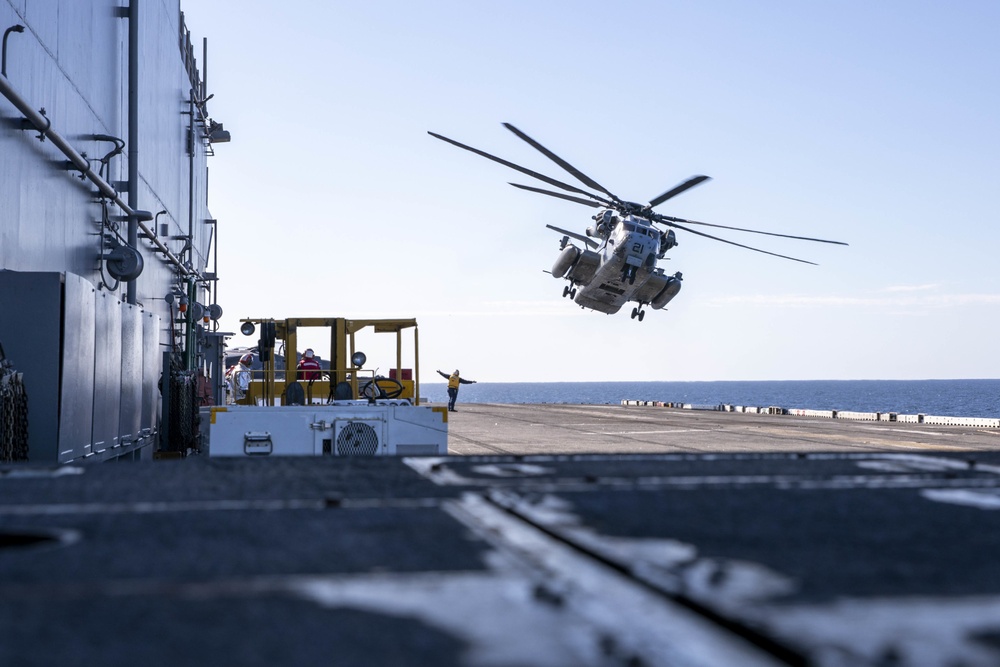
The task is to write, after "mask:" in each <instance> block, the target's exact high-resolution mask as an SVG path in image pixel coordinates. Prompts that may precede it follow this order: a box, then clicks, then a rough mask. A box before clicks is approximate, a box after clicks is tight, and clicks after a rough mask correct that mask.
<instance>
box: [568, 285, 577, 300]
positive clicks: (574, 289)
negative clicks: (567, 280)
mask: <svg viewBox="0 0 1000 667" xmlns="http://www.w3.org/2000/svg"><path fill="white" fill-rule="evenodd" d="M569 298H571V299H575V298H576V288H575V287H574V288H573V289H571V290H570V291H569Z"/></svg>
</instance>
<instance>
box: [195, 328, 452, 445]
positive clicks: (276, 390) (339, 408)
mask: <svg viewBox="0 0 1000 667" xmlns="http://www.w3.org/2000/svg"><path fill="white" fill-rule="evenodd" d="M306 327H323V328H326V329H328V330H329V340H330V350H329V355H328V356H327V357H326V361H327V362H328V365H327V366H326V367H323V365H322V362H319V363H316V364H313V365H312V367H311V368H310V369H309V370H306V368H303V369H302V370H301V371H300V370H299V369H298V364H297V360H298V353H297V346H298V335H299V333H300V331H301V330H302V329H304V328H306ZM365 330H371V331H373V332H374V333H376V334H395V343H396V359H395V367H394V368H391V369H390V370H389V375H388V377H382V376H381V375H377V374H376V372H375V371H372V370H369V369H366V368H364V365H365V363H366V362H367V359H366V355H365V354H364V353H363V352H361V351H359V350H358V349H357V348H356V347H355V343H356V341H355V335H356V334H358V333H359V332H362V331H365ZM410 330H412V342H413V348H412V349H413V356H412V357H408V362H409V363H410V364H411V365H410V366H408V367H406V368H404V367H403V358H404V357H403V347H404V345H403V338H404V336H403V334H404V332H409V331H410ZM240 332H241V333H243V334H244V335H246V336H252V335H254V334H256V333H257V332H259V340H258V344H257V349H256V351H255V352H254V353H255V354H256V356H258V357H259V358H260V361H261V362H262V364H263V369H257V370H253V371H251V375H252V377H251V379H250V382H249V385H248V387H247V391H246V393H245V395H243V396H242V397H241V398H240V399H239V400H237V401H236V402H235V404H230V405H225V406H211V407H205V408H202V412H203V419H202V422H201V427H202V451H204V452H207V454H208V455H209V456H252V457H261V456H323V455H331V456H444V455H447V453H448V412H447V410H446V408H444V407H443V406H424V405H420V383H419V379H418V378H419V370H420V368H419V365H418V364H419V362H418V359H419V351H418V339H417V322H416V320H412V319H409V320H399V319H392V320H385V319H372V320H350V319H346V318H343V317H294V318H288V319H284V320H275V319H271V318H248V319H244V320H242V326H241V327H240ZM315 339H316V337H315V336H310V340H315ZM313 358H314V359H315V356H314V357H313ZM320 359H322V356H320ZM279 361H283V363H281V364H279ZM317 361H318V360H317Z"/></svg>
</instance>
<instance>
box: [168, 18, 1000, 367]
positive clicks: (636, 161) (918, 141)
mask: <svg viewBox="0 0 1000 667" xmlns="http://www.w3.org/2000/svg"><path fill="white" fill-rule="evenodd" d="M182 9H183V10H184V11H185V13H186V16H187V23H188V27H189V28H190V29H191V30H192V32H193V35H194V37H195V39H196V40H197V42H196V43H197V44H199V46H200V41H201V38H202V37H207V38H208V42H209V54H208V83H209V92H211V93H214V95H215V97H214V98H213V99H212V101H211V102H210V103H209V105H208V110H209V112H210V114H211V115H212V117H213V118H214V119H215V120H217V121H220V122H223V123H224V124H225V127H226V129H227V130H229V131H230V132H231V133H232V137H233V139H232V142H231V143H229V144H223V145H218V146H216V156H215V157H214V158H211V161H210V169H211V177H210V179H211V180H210V182H211V192H210V206H211V209H212V213H213V215H214V216H215V217H216V218H218V219H219V221H220V223H219V226H220V238H221V244H220V248H219V257H220V260H219V261H220V276H221V278H222V281H221V285H220V292H219V294H220V305H222V307H223V309H224V310H225V316H224V318H223V325H224V328H225V329H227V330H230V331H236V330H238V319H239V318H240V317H251V316H252V317H277V318H283V317H293V316H295V317H298V316H302V317H304V316H320V315H323V316H327V315H329V316H343V317H350V318H363V317H415V318H417V320H418V322H419V325H420V349H421V369H422V371H423V373H422V375H423V377H422V379H423V380H425V381H431V380H436V379H438V378H437V376H436V375H433V370H434V369H437V368H441V369H443V370H451V369H454V368H455V367H456V366H457V367H459V368H461V369H462V372H463V374H464V375H466V376H468V377H470V378H473V379H476V380H479V381H492V382H503V381H561V380H565V381H578V380H582V381H603V380H638V381H641V380H782V379H858V378H863V379H919V378H996V377H1000V355H997V354H996V339H997V331H998V329H1000V270H998V266H997V260H996V256H997V252H998V248H1000V224H998V223H1000V213H998V206H997V204H998V198H1000V197H998V193H1000V188H998V183H1000V123H998V109H1000V46H998V43H997V40H996V28H997V26H998V25H1000V3H995V2H986V1H981V2H977V1H966V2H956V3H945V4H943V3H939V2H920V1H906V2H903V1H898V2H897V1H887V2H881V3H870V2H838V3H802V2H791V1H788V2H761V3H744V2H711V1H708V2H696V1H694V0H692V1H684V2H631V1H628V0H625V1H623V2H618V3H606V2H590V1H584V2H545V3H539V2H522V1H520V0H513V1H511V2H505V3H502V4H501V3H478V2H468V1H450V0H449V1H444V2H429V3H412V2H370V3H358V2H340V1H336V2H326V3H318V2H286V3H283V4H282V8H281V9H280V10H278V9H276V8H275V5H274V3H269V2H262V1H257V0H252V1H247V0H240V1H239V2H237V1H235V0H232V1H230V0H199V1H198V2H182ZM199 52H200V50H199ZM505 121H506V122H510V123H513V124H514V125H516V126H518V127H519V128H520V129H522V130H523V131H525V132H526V133H528V134H529V135H531V136H532V137H534V138H535V139H537V140H538V141H540V142H541V143H543V144H545V145H546V146H547V147H548V148H550V149H551V150H553V151H554V152H556V153H558V154H559V155H560V156H562V157H563V158H565V159H566V160H568V161H569V162H570V163H572V164H574V165H575V166H576V167H578V168H580V169H581V170H582V171H584V172H586V173H587V174H588V175H589V176H591V177H593V178H594V179H595V180H597V181H598V182H600V183H601V184H602V185H604V186H606V187H608V188H609V189H610V190H612V191H613V192H615V193H616V194H618V195H619V196H621V197H623V198H625V199H631V200H635V201H646V200H648V199H650V198H651V197H653V196H655V195H657V194H659V193H660V192H663V191H664V190H666V189H668V188H670V187H672V186H673V185H675V184H677V183H679V182H680V181H683V180H685V179H686V178H688V177H689V176H691V175H694V174H707V175H709V176H712V178H713V180H711V181H709V182H707V183H705V184H702V185H701V186H699V187H697V188H694V189H693V190H690V191H688V192H686V193H684V194H682V195H681V196H679V197H677V198H675V199H673V200H671V201H670V202H668V203H667V204H664V205H662V206H660V207H659V208H658V209H657V210H658V211H660V212H662V213H665V214H668V215H674V216H679V217H684V218H689V219H694V220H703V221H707V222H712V223H717V224H723V225H732V226H738V227H750V228H757V229H764V230H767V231H774V232H779V233H786V234H796V235H804V236H814V237H821V238H830V239H837V240H842V241H846V242H848V243H850V246H849V247H840V246H827V245H823V244H814V243H804V242H800V241H789V240H783V239H771V238H769V237H763V236H756V235H748V234H740V233H738V232H732V233H728V232H727V233H721V232H720V233H719V235H720V236H724V237H725V238H728V239H731V240H733V241H736V242H740V243H746V244H749V245H754V246H758V247H762V248H764V249H767V250H772V251H774V252H779V253H782V254H790V255H793V256H796V257H802V258H805V259H809V260H812V261H815V262H817V263H818V264H819V266H808V265H804V264H799V263H796V262H789V261H786V260H781V259H777V258H774V257H769V256H766V255H761V254H759V253H754V252H750V251H747V250H742V249H739V248H734V247H732V246H727V245H724V244H720V243H717V242H715V241H711V240H708V239H704V238H700V237H696V236H693V235H690V234H686V233H684V232H682V231H678V240H679V241H680V245H679V246H678V247H677V248H674V249H673V250H672V251H671V252H670V254H669V257H670V258H671V259H670V260H669V261H667V262H666V264H665V266H666V269H667V271H668V272H670V273H672V272H674V271H681V272H683V274H684V287H683V289H682V290H681V293H680V295H679V296H678V297H677V298H676V299H675V300H674V301H673V302H672V303H671V304H670V305H669V306H668V309H667V310H664V311H652V310H649V312H648V313H647V315H646V318H645V320H644V321H643V322H641V323H640V322H637V321H634V320H631V319H630V318H629V317H628V313H627V311H623V312H622V313H619V314H618V315H615V316H608V315H603V314H599V313H594V312H591V311H583V310H581V309H580V308H579V307H576V306H573V305H572V304H571V303H570V301H569V300H568V299H563V298H561V292H562V286H563V284H564V283H563V281H557V280H554V279H553V278H552V277H551V276H549V275H547V274H546V273H543V271H544V270H548V269H549V268H551V265H552V263H553V261H554V260H555V257H556V255H557V253H558V242H559V235H558V234H556V233H555V232H552V231H550V230H548V229H546V228H545V225H546V224H553V225H556V226H559V227H564V228H567V229H574V230H579V231H582V230H583V229H584V228H585V227H586V226H587V224H588V223H589V222H590V220H589V216H590V215H592V210H591V209H589V208H586V207H582V206H578V205H576V204H573V203H569V202H564V201H560V200H556V199H552V198H549V197H544V196H541V195H536V194H533V193H528V192H523V191H520V190H516V189H514V188H511V187H510V186H509V185H507V182H508V181H512V180H513V181H515V182H526V180H527V177H523V176H521V175H520V174H517V173H516V172H513V171H511V170H509V169H506V168H504V167H502V166H501V165H498V164H495V163H493V162H490V161H488V160H485V159H483V158H481V157H478V156H475V155H473V154H471V153H467V152H465V151H462V150H459V149H457V148H455V147H453V146H450V145H448V144H445V143H443V142H440V141H438V140H436V139H433V138H432V137H430V136H428V135H427V131H428V130H432V131H434V132H438V133H440V134H444V135H446V136H449V137H452V138H454V139H456V140H458V141H461V142H463V143H466V144H470V145H472V146H475V147H477V148H480V149H482V150H485V151H488V152H491V153H493V154H495V155H499V156H501V157H504V158H506V159H508V160H510V161H513V162H516V163H518V164H521V165H523V166H525V167H528V168H531V169H535V170H537V171H541V172H543V173H546V174H548V175H550V176H553V177H555V178H558V179H560V180H564V181H567V182H569V181H571V180H572V177H570V176H569V175H568V174H566V173H564V172H562V171H561V170H560V169H559V167H558V166H556V165H555V164H552V163H551V162H549V161H548V160H547V159H546V158H545V157H544V156H542V155H541V154H539V153H537V152H535V151H534V150H533V149H532V148H531V147H530V146H528V145H527V144H525V143H524V142H522V141H520V140H519V139H518V138H517V137H515V136H514V135H513V134H511V133H510V132H508V131H507V130H505V129H504V128H503V127H502V125H501V123H502V122H505ZM529 184H531V185H540V184H538V183H529ZM709 231H711V230H709ZM306 342H307V343H310V342H314V343H315V345H316V347H317V351H318V352H320V354H323V355H324V356H325V349H326V343H325V342H322V341H320V340H319V339H316V340H315V341H310V340H308V339H307V340H306ZM393 342H394V340H392V339H390V340H382V337H380V336H372V337H371V340H362V339H359V348H361V349H365V351H366V352H368V356H369V358H370V359H371V360H372V362H371V364H370V365H372V366H381V367H382V368H383V369H385V368H388V367H389V366H390V365H392V363H393V361H394V360H393V358H392V355H391V354H390V349H391V347H392V345H391V344H392V343H393ZM230 343H231V344H233V345H241V344H247V343H248V339H245V338H243V337H242V336H240V335H236V336H235V337H234V338H233V339H232V340H231V341H230ZM300 347H303V346H301V345H300Z"/></svg>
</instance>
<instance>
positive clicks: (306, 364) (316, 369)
mask: <svg viewBox="0 0 1000 667" xmlns="http://www.w3.org/2000/svg"><path fill="white" fill-rule="evenodd" d="M297 370H298V372H299V373H298V375H299V380H300V381H301V380H305V381H306V382H308V384H307V385H306V400H307V401H308V402H309V404H310V405H312V399H313V396H312V392H313V382H315V381H316V380H318V379H320V371H321V370H322V366H320V365H319V360H318V359H316V355H315V354H314V353H313V350H312V348H311V347H308V348H306V351H305V352H303V353H302V358H301V359H300V360H299V365H298V367H297Z"/></svg>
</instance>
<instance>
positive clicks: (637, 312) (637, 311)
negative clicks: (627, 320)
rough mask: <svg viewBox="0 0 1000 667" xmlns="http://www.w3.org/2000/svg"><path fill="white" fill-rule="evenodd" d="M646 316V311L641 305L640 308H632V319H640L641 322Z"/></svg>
mask: <svg viewBox="0 0 1000 667" xmlns="http://www.w3.org/2000/svg"><path fill="white" fill-rule="evenodd" d="M644 317H646V311H645V310H643V309H642V307H641V306H640V307H638V308H633V309H632V319H633V320H639V321H640V322H642V318H644Z"/></svg>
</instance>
